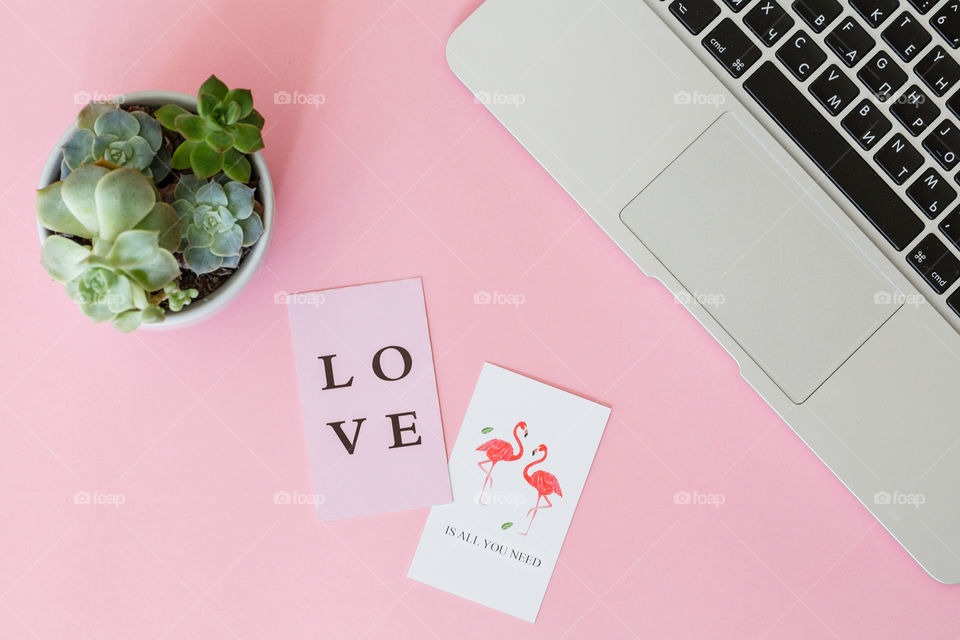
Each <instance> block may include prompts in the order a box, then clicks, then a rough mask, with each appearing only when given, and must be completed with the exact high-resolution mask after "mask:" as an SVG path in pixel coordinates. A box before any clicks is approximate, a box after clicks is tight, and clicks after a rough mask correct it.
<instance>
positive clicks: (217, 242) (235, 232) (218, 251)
mask: <svg viewBox="0 0 960 640" xmlns="http://www.w3.org/2000/svg"><path fill="white" fill-rule="evenodd" d="M241 246H243V230H242V229H240V227H237V226H234V227H230V228H229V229H228V230H226V231H222V232H220V233H217V234H215V235H214V236H213V244H211V245H210V252H211V253H213V254H214V255H217V256H221V257H223V256H234V255H237V254H239V253H240V247H241Z"/></svg>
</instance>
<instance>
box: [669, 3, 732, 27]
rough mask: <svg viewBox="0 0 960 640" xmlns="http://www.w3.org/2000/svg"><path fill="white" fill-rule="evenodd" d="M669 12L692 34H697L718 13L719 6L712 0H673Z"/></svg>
mask: <svg viewBox="0 0 960 640" xmlns="http://www.w3.org/2000/svg"><path fill="white" fill-rule="evenodd" d="M670 13H672V14H673V15H675V16H677V19H678V20H679V21H680V24H682V25H683V26H685V27H686V28H687V31H689V32H690V33H692V34H693V35H698V34H699V33H700V32H701V31H703V30H704V29H706V28H707V25H708V24H710V23H711V22H713V19H714V18H716V17H717V16H718V15H720V7H718V6H717V4H716V3H715V2H714V1H713V0H673V2H671V3H670Z"/></svg>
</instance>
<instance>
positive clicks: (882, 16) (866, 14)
mask: <svg viewBox="0 0 960 640" xmlns="http://www.w3.org/2000/svg"><path fill="white" fill-rule="evenodd" d="M850 6H851V7H853V8H854V9H856V10H857V13H859V14H860V15H861V16H863V19H864V20H866V21H867V24H869V25H870V26H871V27H879V26H880V24H881V23H882V22H883V21H884V20H886V19H887V18H889V17H890V15H891V14H893V12H894V11H896V10H897V7H899V6H900V3H899V2H898V1H897V0H850Z"/></svg>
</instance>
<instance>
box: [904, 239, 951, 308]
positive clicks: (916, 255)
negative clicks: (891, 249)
mask: <svg viewBox="0 0 960 640" xmlns="http://www.w3.org/2000/svg"><path fill="white" fill-rule="evenodd" d="M907 262H909V263H910V265H911V266H912V267H913V268H914V269H916V270H917V273H919V274H920V275H921V276H923V279H924V280H926V281H927V284H929V285H930V286H931V287H933V290H934V291H936V292H937V293H943V292H944V291H946V290H947V289H949V288H950V287H951V286H952V285H953V283H954V282H956V281H957V278H960V260H957V257H956V256H955V255H953V253H951V252H950V249H948V248H947V247H946V245H945V244H943V243H942V242H940V239H939V238H938V237H937V236H935V235H933V234H932V233H931V234H929V235H928V236H927V237H926V238H924V239H923V240H921V241H920V243H919V244H918V245H917V246H915V247H914V248H913V250H912V251H911V252H910V254H909V255H908V256H907Z"/></svg>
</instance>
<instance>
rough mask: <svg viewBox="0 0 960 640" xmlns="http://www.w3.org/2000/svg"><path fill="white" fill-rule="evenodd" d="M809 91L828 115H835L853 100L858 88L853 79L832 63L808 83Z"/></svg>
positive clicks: (858, 91)
mask: <svg viewBox="0 0 960 640" xmlns="http://www.w3.org/2000/svg"><path fill="white" fill-rule="evenodd" d="M810 93H812V94H813V97H815V98H816V99H817V100H818V101H819V102H820V104H822V105H823V108H824V109H826V110H827V111H828V112H830V115H832V116H835V115H837V114H838V113H840V112H841V111H843V110H844V109H846V108H847V105H848V104H850V103H851V102H853V99H854V98H856V97H857V94H858V93H860V90H859V89H857V85H855V84H854V83H853V80H851V79H850V78H848V77H847V76H845V75H843V71H841V70H840V67H838V66H837V65H835V64H832V65H830V66H829V67H827V70H826V71H824V72H823V73H821V74H820V77H818V78H817V79H816V80H814V81H813V82H811V83H810Z"/></svg>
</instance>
